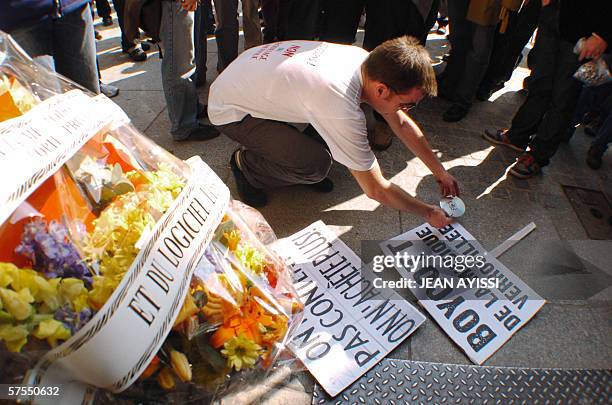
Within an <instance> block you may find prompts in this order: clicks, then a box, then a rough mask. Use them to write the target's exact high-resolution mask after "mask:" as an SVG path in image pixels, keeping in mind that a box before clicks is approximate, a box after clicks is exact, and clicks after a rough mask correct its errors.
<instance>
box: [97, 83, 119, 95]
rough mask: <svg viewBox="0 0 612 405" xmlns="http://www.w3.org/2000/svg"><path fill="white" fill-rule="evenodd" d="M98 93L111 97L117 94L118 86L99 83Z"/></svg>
mask: <svg viewBox="0 0 612 405" xmlns="http://www.w3.org/2000/svg"><path fill="white" fill-rule="evenodd" d="M100 93H102V94H104V95H105V96H106V97H108V98H113V97H115V96H116V95H117V94H119V88H118V87H115V86H113V85H110V84H105V83H100Z"/></svg>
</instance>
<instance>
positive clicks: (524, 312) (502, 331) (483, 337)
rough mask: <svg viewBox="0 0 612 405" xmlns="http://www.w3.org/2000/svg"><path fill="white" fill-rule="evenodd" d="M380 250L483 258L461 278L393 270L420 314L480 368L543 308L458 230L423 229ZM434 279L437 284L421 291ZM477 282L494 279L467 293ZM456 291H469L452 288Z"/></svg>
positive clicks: (434, 271) (426, 270) (427, 269)
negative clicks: (422, 310)
mask: <svg viewBox="0 0 612 405" xmlns="http://www.w3.org/2000/svg"><path fill="white" fill-rule="evenodd" d="M381 248H382V250H383V252H384V253H385V254H386V255H389V256H393V255H397V254H407V255H412V256H415V257H416V256H421V257H424V256H427V255H429V256H436V255H438V256H443V257H451V256H453V255H454V256H457V255H460V256H464V257H465V256H473V257H478V256H480V257H481V258H482V262H481V263H480V264H481V265H480V266H473V267H471V268H470V269H467V270H464V271H462V272H455V271H450V272H449V271H447V270H444V271H442V270H441V269H440V268H436V267H435V266H417V267H418V268H416V271H408V269H407V268H405V267H402V266H396V269H397V270H398V272H399V273H400V274H401V276H402V277H404V278H406V279H408V280H409V281H411V283H409V284H408V286H409V288H410V290H411V291H412V292H413V293H414V295H415V296H416V298H417V299H418V300H419V303H420V304H421V305H422V306H423V308H425V309H426V310H427V312H429V314H430V315H431V316H432V317H433V318H434V319H435V321H436V322H438V324H439V325H440V327H441V328H442V329H443V330H444V331H445V332H446V333H447V334H448V336H450V338H451V339H452V340H453V341H454V342H455V343H456V344H457V345H459V347H461V349H462V350H463V351H464V352H465V353H466V354H467V356H468V357H469V358H470V360H472V361H473V362H474V363H476V364H482V363H483V362H484V361H485V360H486V359H488V358H489V357H490V356H491V355H492V354H493V353H495V352H496V351H497V350H498V349H499V348H500V347H502V346H503V345H504V343H506V342H507V341H508V339H510V338H511V337H512V335H514V334H515V333H516V332H517V331H518V330H519V329H520V328H522V327H523V326H524V325H525V324H526V323H527V322H528V321H529V320H530V319H531V318H532V317H533V316H534V315H535V314H536V313H537V312H538V311H539V310H540V308H542V306H543V305H544V304H545V300H544V299H543V298H542V297H540V296H539V295H538V294H537V293H536V292H535V291H533V290H532V289H531V288H529V286H528V285H527V284H525V283H524V282H523V281H522V280H521V279H519V278H518V277H517V276H516V275H515V274H514V273H512V272H511V271H510V270H509V269H508V268H507V267H506V266H504V265H503V264H502V263H501V262H500V261H499V260H497V259H496V258H495V257H494V256H493V255H491V254H489V253H488V252H487V251H486V250H485V249H484V248H483V247H482V246H481V245H480V243H478V241H477V240H475V238H474V237H473V236H472V235H471V234H470V233H469V232H468V231H467V230H466V229H465V228H463V227H462V226H461V225H459V224H452V225H449V226H447V227H445V228H442V229H439V230H438V229H435V228H433V227H431V226H430V225H428V224H424V225H421V226H419V227H417V228H414V229H412V230H410V231H408V232H406V233H404V234H402V235H400V236H397V237H395V238H393V239H391V240H388V241H386V242H383V243H382V244H381ZM483 263H484V264H483ZM482 264H483V265H482ZM410 270H415V269H410ZM432 279H438V280H439V282H438V283H436V282H434V283H431V282H430V283H429V284H430V285H429V286H426V288H420V287H421V286H422V285H423V283H424V282H425V281H431V280H432ZM476 279H480V280H485V279H488V280H492V279H495V280H497V287H496V288H486V287H484V288H469V287H471V283H472V282H471V281H470V280H476ZM483 284H484V283H483ZM458 285H462V286H467V287H468V288H461V289H458V288H453V286H454V287H456V286H458ZM410 286H412V287H410Z"/></svg>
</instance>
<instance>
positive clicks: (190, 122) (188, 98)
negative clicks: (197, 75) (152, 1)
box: [160, 1, 199, 140]
mask: <svg viewBox="0 0 612 405" xmlns="http://www.w3.org/2000/svg"><path fill="white" fill-rule="evenodd" d="M161 5H162V20H161V27H160V38H161V46H162V50H163V55H164V57H163V59H162V65H161V72H162V85H163V88H164V96H165V97H166V105H167V107H168V115H169V116H170V122H171V124H172V128H171V133H172V136H173V138H174V139H175V140H182V139H185V138H186V137H188V136H189V133H190V131H192V130H193V129H194V128H196V127H197V125H198V121H197V114H198V109H199V102H198V94H197V92H196V87H195V84H194V83H193V81H192V80H191V75H192V74H193V72H194V71H195V66H194V64H193V54H194V49H193V48H194V47H193V13H190V12H188V11H186V10H184V9H183V8H182V7H181V5H180V3H178V2H170V1H162V2H161Z"/></svg>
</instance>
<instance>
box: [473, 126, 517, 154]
mask: <svg viewBox="0 0 612 405" xmlns="http://www.w3.org/2000/svg"><path fill="white" fill-rule="evenodd" d="M482 137H483V138H484V139H486V140H487V141H489V142H491V143H494V144H496V145H504V146H507V147H509V148H510V149H512V150H515V151H517V152H525V149H527V147H524V148H521V147H520V146H518V145H515V144H513V143H512V142H510V138H508V130H507V129H498V130H489V129H485V131H484V134H483V135H482Z"/></svg>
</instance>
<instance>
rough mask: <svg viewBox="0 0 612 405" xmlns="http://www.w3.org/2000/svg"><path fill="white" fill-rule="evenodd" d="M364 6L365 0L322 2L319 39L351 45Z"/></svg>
mask: <svg viewBox="0 0 612 405" xmlns="http://www.w3.org/2000/svg"><path fill="white" fill-rule="evenodd" d="M365 4H366V1H365V0H324V1H323V6H322V9H323V16H322V22H321V31H320V33H319V39H320V40H321V41H327V42H336V43H340V44H348V45H351V44H353V43H354V42H355V35H356V34H357V29H358V28H359V19H360V18H361V13H362V12H363V8H364V7H365Z"/></svg>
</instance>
